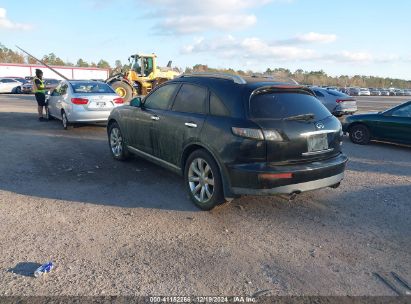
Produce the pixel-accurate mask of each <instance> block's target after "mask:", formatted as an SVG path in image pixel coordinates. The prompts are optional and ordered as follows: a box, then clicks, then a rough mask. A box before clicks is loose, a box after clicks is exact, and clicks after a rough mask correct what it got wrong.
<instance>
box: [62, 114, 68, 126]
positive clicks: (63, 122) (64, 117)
mask: <svg viewBox="0 0 411 304" xmlns="http://www.w3.org/2000/svg"><path fill="white" fill-rule="evenodd" d="M61 123H62V125H63V129H64V130H67V128H68V126H69V122H68V119H67V115H66V112H62V113H61Z"/></svg>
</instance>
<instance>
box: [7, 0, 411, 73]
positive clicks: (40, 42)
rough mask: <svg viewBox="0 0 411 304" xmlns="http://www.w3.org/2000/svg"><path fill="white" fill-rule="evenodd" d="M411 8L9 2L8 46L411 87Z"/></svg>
mask: <svg viewBox="0 0 411 304" xmlns="http://www.w3.org/2000/svg"><path fill="white" fill-rule="evenodd" d="M410 20H411V1H409V0H392V1H389V2H387V1H375V0H374V1H371V0H362V1H359V0H340V1H327V0H202V1H197V0H147V1H139V0H117V1H115V0H100V1H98V0H71V1H57V0H54V1H48V0H42V1H21V0H19V1H17V0H0V43H2V44H4V45H5V46H7V47H9V48H14V46H15V45H19V46H20V47H22V48H26V49H27V50H29V51H31V52H32V53H33V54H34V55H37V56H43V55H44V54H48V53H51V52H54V53H55V54H56V55H57V56H59V57H61V58H62V59H63V60H69V61H71V62H74V63H75V62H76V61H77V59H78V58H83V59H84V60H86V61H88V62H90V61H94V62H98V61H99V60H100V59H105V60H108V61H109V62H110V63H111V64H114V61H115V60H116V59H120V60H121V61H122V62H123V63H125V62H126V60H127V58H128V56H129V55H131V54H132V53H136V52H144V53H152V52H154V53H156V54H157V55H158V56H159V63H160V65H166V64H167V62H168V60H173V64H174V65H176V66H179V67H183V68H184V67H186V66H193V65H194V64H197V63H202V64H208V65H209V66H210V67H217V68H229V67H231V68H234V69H243V70H248V69H251V70H254V71H264V70H265V69H266V68H267V67H270V68H272V69H273V68H277V67H284V68H288V69H291V70H292V71H294V70H296V69H300V68H301V69H303V70H320V69H322V70H324V71H325V72H327V73H328V74H331V75H340V74H344V75H355V74H361V75H375V76H387V77H399V78H403V79H409V80H411V35H410V28H411V22H410Z"/></svg>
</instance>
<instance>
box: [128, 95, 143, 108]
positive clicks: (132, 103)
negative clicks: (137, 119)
mask: <svg viewBox="0 0 411 304" xmlns="http://www.w3.org/2000/svg"><path fill="white" fill-rule="evenodd" d="M141 105H142V103H141V97H134V98H133V99H132V100H130V106H132V107H136V108H141Z"/></svg>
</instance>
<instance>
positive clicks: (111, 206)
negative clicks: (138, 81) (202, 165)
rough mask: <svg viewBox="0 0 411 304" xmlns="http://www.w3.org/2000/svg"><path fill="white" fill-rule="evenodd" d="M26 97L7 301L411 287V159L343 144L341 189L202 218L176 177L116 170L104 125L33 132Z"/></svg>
mask: <svg viewBox="0 0 411 304" xmlns="http://www.w3.org/2000/svg"><path fill="white" fill-rule="evenodd" d="M27 99H28V98H25V99H24V98H20V97H9V96H5V95H2V96H1V95H0V134H1V135H0V159H1V161H0V210H1V212H0V231H1V234H0V252H1V255H0V295H18V296H20V295H160V294H161V295H253V294H255V293H256V292H259V291H264V293H265V294H271V295H352V296H354V295H395V294H396V292H395V291H394V290H392V289H391V288H389V286H388V285H386V284H384V283H383V282H382V280H381V279H379V277H378V275H377V274H380V275H384V276H386V278H387V279H388V280H389V282H392V283H393V284H394V286H395V287H396V291H397V292H399V293H405V292H406V289H405V288H403V287H404V286H401V284H399V282H398V280H397V281H396V280H394V278H393V277H392V274H391V272H395V273H396V274H398V275H400V276H401V277H402V278H404V279H405V280H406V281H408V283H410V282H411V245H410V243H411V242H410V241H411V234H410V232H411V229H410V227H411V199H410V197H411V149H410V148H405V147H398V146H393V145H385V144H376V143H374V144H372V145H370V146H356V145H353V144H351V143H350V142H349V141H348V140H347V139H346V140H345V141H344V150H345V152H346V154H347V155H348V156H349V157H350V162H349V164H348V168H347V171H346V177H345V180H344V182H343V183H342V186H341V187H340V188H338V189H324V190H320V191H315V192H311V193H305V194H302V195H300V196H298V197H297V199H296V200H294V201H292V202H288V201H287V200H285V199H283V198H280V197H252V196H247V197H242V198H240V199H237V200H234V201H233V202H232V203H231V204H229V205H226V206H224V207H221V208H218V209H216V210H214V211H211V212H203V211H199V210H197V209H196V208H195V206H193V205H192V203H191V202H190V200H189V198H188V196H187V194H186V193H185V191H184V187H183V182H182V179H181V178H179V177H178V176H175V175H174V174H172V173H170V172H168V171H165V170H164V169H162V168H160V167H157V166H155V165H152V164H151V163H149V162H146V161H144V160H141V159H138V158H136V159H133V160H131V161H129V162H127V163H120V162H116V161H114V160H113V159H112V158H111V156H110V154H109V150H108V145H107V139H106V133H105V128H104V127H99V126H83V127H78V128H74V129H71V130H69V131H64V130H62V128H61V126H60V123H59V122H57V121H51V122H38V121H37V120H36V115H35V114H34V113H35V107H34V103H33V102H32V101H28V100H27ZM49 260H53V261H55V264H56V268H55V269H54V270H53V271H52V273H50V274H48V275H46V276H44V277H42V278H38V279H35V278H33V277H32V271H33V269H35V268H36V266H37V265H38V264H39V263H44V262H46V261H49ZM410 292H411V290H410Z"/></svg>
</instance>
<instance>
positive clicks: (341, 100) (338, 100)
mask: <svg viewBox="0 0 411 304" xmlns="http://www.w3.org/2000/svg"><path fill="white" fill-rule="evenodd" d="M344 101H355V99H337V100H336V102H337V103H341V102H344Z"/></svg>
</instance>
